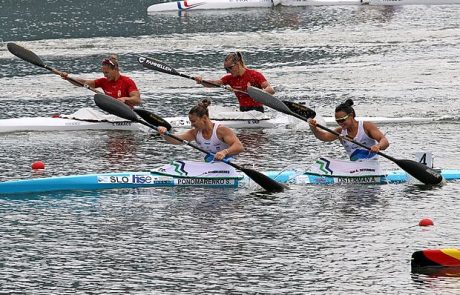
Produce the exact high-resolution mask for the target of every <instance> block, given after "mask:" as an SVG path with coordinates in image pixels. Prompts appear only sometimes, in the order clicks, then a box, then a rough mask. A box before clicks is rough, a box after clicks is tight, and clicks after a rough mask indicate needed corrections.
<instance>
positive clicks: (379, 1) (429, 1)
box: [363, 0, 460, 5]
mask: <svg viewBox="0 0 460 295" xmlns="http://www.w3.org/2000/svg"><path fill="white" fill-rule="evenodd" d="M363 4H369V5H445V4H460V0H363Z"/></svg>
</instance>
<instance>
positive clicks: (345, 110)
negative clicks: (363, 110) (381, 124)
mask: <svg viewBox="0 0 460 295" xmlns="http://www.w3.org/2000/svg"><path fill="white" fill-rule="evenodd" d="M352 105H353V101H352V100H351V99H348V100H347V101H345V102H344V103H342V104H340V105H338V106H337V107H336V109H335V120H336V122H337V124H339V127H338V128H336V129H335V131H336V132H337V133H340V135H341V136H342V137H345V136H347V137H350V138H352V139H353V140H354V141H356V142H359V143H362V144H364V145H365V146H368V147H370V149H371V151H369V150H367V149H364V148H362V147H360V146H358V145H356V144H354V143H352V142H350V141H348V140H345V139H343V138H341V137H339V136H336V135H334V134H332V133H330V132H327V131H324V130H320V129H319V128H318V127H317V126H316V121H315V120H314V119H311V120H309V123H310V129H311V130H312V132H313V134H314V135H315V136H316V138H318V139H320V140H322V141H334V140H336V139H339V140H340V142H341V143H342V145H343V147H344V148H345V150H346V151H347V154H348V156H349V157H350V160H351V161H358V160H369V159H377V156H378V155H377V154H376V153H377V152H379V151H380V150H385V149H387V148H388V147H389V146H390V143H389V142H388V139H387V138H386V137H385V136H384V135H383V133H382V132H381V131H380V130H379V129H378V128H377V126H376V125H375V124H374V123H372V122H368V121H357V120H356V119H355V117H356V113H355V110H354V109H353V107H352Z"/></svg>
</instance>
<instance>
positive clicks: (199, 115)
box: [158, 99, 244, 162]
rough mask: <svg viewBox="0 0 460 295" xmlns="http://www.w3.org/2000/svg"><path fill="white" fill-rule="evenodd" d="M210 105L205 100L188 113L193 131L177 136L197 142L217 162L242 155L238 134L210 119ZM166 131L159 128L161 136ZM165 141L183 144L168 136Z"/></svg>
mask: <svg viewBox="0 0 460 295" xmlns="http://www.w3.org/2000/svg"><path fill="white" fill-rule="evenodd" d="M210 104H211V101H210V100H207V99H204V100H203V101H201V102H200V103H198V104H197V105H196V106H194V107H193V108H192V109H191V110H190V111H189V113H188V117H189V120H190V123H191V125H192V129H190V130H187V131H186V132H184V133H182V134H179V135H175V136H177V137H179V138H180V139H183V140H186V141H195V142H196V143H197V145H198V146H199V147H200V148H202V149H204V150H205V151H207V152H208V153H212V154H214V159H216V160H222V159H224V158H226V157H230V156H235V155H237V154H239V153H241V152H242V151H243V150H244V148H243V144H242V143H241V142H240V140H239V139H238V137H237V136H236V134H235V133H234V132H233V131H232V130H231V129H230V128H228V127H226V126H224V125H220V124H217V123H215V122H213V121H211V120H210V119H209V111H208V106H209V105H210ZM166 131H167V129H166V128H165V127H158V132H159V133H160V135H163V134H165V132H166ZM165 140H166V141H167V142H169V143H172V144H182V142H180V141H177V140H175V139H173V138H171V137H169V136H166V137H165ZM205 160H206V161H207V162H209V161H211V160H213V159H211V158H209V157H208V156H207V157H206V158H205Z"/></svg>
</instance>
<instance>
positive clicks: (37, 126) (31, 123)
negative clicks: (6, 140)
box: [0, 108, 148, 133]
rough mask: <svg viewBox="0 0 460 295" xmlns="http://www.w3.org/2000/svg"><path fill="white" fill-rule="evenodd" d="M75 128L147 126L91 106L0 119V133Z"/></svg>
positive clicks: (132, 128) (140, 128)
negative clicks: (68, 111)
mask: <svg viewBox="0 0 460 295" xmlns="http://www.w3.org/2000/svg"><path fill="white" fill-rule="evenodd" d="M76 130H148V128H147V127H146V126H144V125H142V124H139V123H134V122H131V121H128V120H125V119H122V118H119V117H116V116H113V115H105V114H103V113H102V112H100V111H98V110H95V109H91V108H82V109H80V110H78V111H77V112H75V113H73V114H71V115H60V116H55V117H22V118H11V119H3V120H0V133H6V132H20V131H76Z"/></svg>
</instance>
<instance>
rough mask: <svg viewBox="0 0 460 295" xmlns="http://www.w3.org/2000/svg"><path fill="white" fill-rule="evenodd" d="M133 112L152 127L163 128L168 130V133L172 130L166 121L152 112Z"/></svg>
mask: <svg viewBox="0 0 460 295" xmlns="http://www.w3.org/2000/svg"><path fill="white" fill-rule="evenodd" d="M134 111H135V112H136V114H138V115H139V116H140V117H141V118H142V119H144V120H145V121H146V122H147V123H150V124H152V125H153V126H157V127H159V126H163V127H165V128H166V129H168V131H170V130H171V129H172V126H171V124H169V122H168V121H166V120H165V119H163V118H162V117H160V116H158V115H156V114H154V113H152V112H149V111H147V110H144V109H134Z"/></svg>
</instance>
